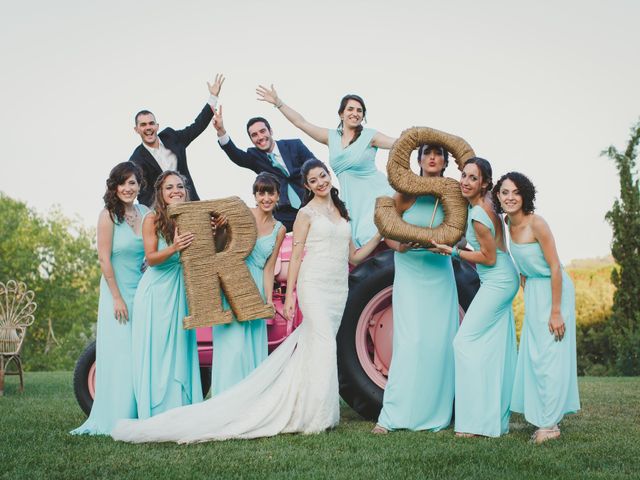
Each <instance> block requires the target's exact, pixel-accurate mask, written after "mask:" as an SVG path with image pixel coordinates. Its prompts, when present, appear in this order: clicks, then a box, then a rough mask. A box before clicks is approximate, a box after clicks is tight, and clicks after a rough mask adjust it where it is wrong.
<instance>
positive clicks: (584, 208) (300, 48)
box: [0, 0, 640, 262]
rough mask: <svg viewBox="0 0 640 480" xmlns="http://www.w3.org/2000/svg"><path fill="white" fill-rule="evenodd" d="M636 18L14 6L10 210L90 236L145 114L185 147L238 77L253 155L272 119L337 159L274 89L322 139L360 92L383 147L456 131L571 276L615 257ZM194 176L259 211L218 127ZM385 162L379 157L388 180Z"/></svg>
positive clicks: (328, 5)
mask: <svg viewBox="0 0 640 480" xmlns="http://www.w3.org/2000/svg"><path fill="white" fill-rule="evenodd" d="M638 19H640V2H638V1H634V0H627V1H615V0H613V1H609V2H604V1H593V0H580V1H577V0H575V1H574V0H570V1H538V2H513V1H483V2H478V1H472V0H460V1H450V2H435V1H426V0H419V1H402V0H397V1H388V0H368V1H347V0H342V1H338V0H324V1H317V2H306V1H300V0H298V1H294V0H291V1H272V2H254V1H236V2H216V1H211V0H209V1H184V2H175V1H172V2H165V1H156V2H150V1H147V0H139V1H135V2H129V1H121V0H112V1H110V2H95V1H87V0H59V1H56V2H49V1H44V0H36V1H28V0H26V1H21V2H8V1H6V0H3V1H2V16H1V17H0V45H2V47H1V50H0V60H1V65H2V74H1V75H0V100H1V103H0V105H1V107H0V132H2V153H3V157H4V159H3V165H6V166H8V170H7V169H6V168H5V170H4V173H3V174H2V175H0V191H2V192H4V193H5V194H7V195H10V196H11V197H13V198H17V199H20V200H23V201H25V202H27V203H28V204H29V205H30V206H31V207H34V208H35V209H37V210H38V211H39V212H42V213H44V212H46V211H48V209H49V208H50V207H51V205H53V204H59V205H60V206H61V209H62V211H63V212H64V213H65V214H67V215H68V216H76V215H77V216H78V217H79V218H80V219H81V220H82V222H84V223H85V224H87V225H93V224H94V223H95V221H96V220H97V215H98V212H99V210H100V209H101V208H102V201H101V198H102V195H103V193H104V182H105V179H106V177H107V176H108V173H109V170H110V169H111V167H112V166H113V165H115V164H116V163H118V162H121V161H125V160H127V159H128V158H129V156H130V154H131V152H132V151H133V149H134V148H135V147H136V146H137V145H138V144H139V143H140V138H139V137H138V136H137V135H136V134H135V133H134V132H133V115H134V113H135V112H136V111H138V110H140V109H142V108H148V109H150V110H152V111H153V112H154V113H155V114H156V117H157V120H158V122H159V123H160V126H161V128H162V127H163V126H172V127H174V128H182V127H184V126H185V125H187V124H189V123H191V121H193V119H194V118H195V116H196V114H197V113H198V112H199V111H200V110H201V108H202V106H203V105H204V103H205V101H206V99H207V96H208V91H207V86H206V81H207V80H212V79H213V77H214V74H215V73H216V72H223V73H224V74H225V75H226V77H227V81H226V83H225V85H224V87H223V91H222V94H221V98H220V102H221V103H222V105H223V110H224V113H225V125H226V127H227V131H228V132H229V133H230V135H231V137H232V138H233V139H234V140H235V142H236V144H237V145H239V146H241V147H248V146H250V142H249V139H248V137H247V136H246V134H245V132H244V125H245V122H246V120H247V119H248V118H250V117H252V116H255V115H262V116H265V117H267V118H268V119H269V120H270V121H271V124H272V127H273V130H274V135H275V136H276V137H277V138H296V137H299V138H302V139H303V141H304V142H305V143H306V144H307V146H308V147H309V148H310V150H311V151H312V152H313V153H315V154H316V156H317V157H319V158H320V159H322V160H328V150H327V147H325V146H324V145H321V144H318V143H316V142H314V141H313V140H312V139H310V138H309V137H307V136H305V135H304V134H303V133H301V132H300V131H298V130H297V129H295V127H293V126H292V125H290V124H289V123H288V122H287V121H286V120H285V119H284V117H282V115H281V114H280V113H279V112H278V111H277V110H275V109H274V108H273V107H271V106H270V105H268V104H265V103H261V102H258V101H256V95H255V87H256V86H257V85H258V84H259V83H262V84H269V83H274V84H275V86H276V88H277V90H278V92H279V94H280V96H281V97H282V98H283V99H284V100H285V101H286V102H287V104H289V105H290V106H292V107H293V108H295V109H297V110H298V111H299V112H301V113H302V114H303V115H304V116H305V117H306V118H307V119H308V120H310V121H312V122H313V123H316V124H317V125H320V126H325V127H335V126H336V124H337V123H338V118H337V113H336V111H337V108H338V103H339V100H340V98H341V97H342V96H343V95H344V94H346V93H357V94H359V95H361V96H362V97H363V98H364V99H365V101H366V104H367V105H366V106H367V110H368V113H367V117H368V124H367V126H369V127H371V128H375V129H377V130H380V131H381V132H383V133H385V134H388V135H391V136H398V135H399V134H400V133H401V132H402V130H403V129H405V128H407V127H411V126H416V125H417V126H430V127H434V128H438V129H440V130H445V131H448V132H451V133H454V134H456V135H459V136H462V137H464V138H465V139H466V140H467V141H468V142H469V143H470V144H471V145H472V146H473V148H474V149H475V151H476V153H477V154H478V155H479V156H482V157H484V158H486V159H488V160H489V161H490V162H491V163H492V165H493V168H494V176H495V177H498V176H499V175H501V174H502V173H505V172H506V171H509V170H519V171H522V172H523V173H526V174H527V175H529V176H530V178H531V179H532V180H533V181H534V183H535V184H536V186H537V187H538V190H539V193H538V213H540V214H541V215H543V216H544V217H545V218H546V219H547V221H548V222H549V223H550V225H551V228H552V230H553V232H554V234H555V236H556V240H557V244H558V248H559V252H560V256H561V258H562V260H563V261H565V262H568V261H569V260H571V259H575V258H585V257H594V256H601V255H606V254H608V252H609V246H610V241H611V230H610V228H609V226H608V225H607V224H606V222H605V221H604V215H605V212H606V211H607V210H608V209H609V208H610V207H611V205H612V203H613V200H614V198H615V197H616V196H617V194H618V180H617V175H616V171H615V168H614V165H613V163H612V162H611V161H609V160H608V159H607V158H603V157H600V152H601V151H602V150H603V149H605V148H607V147H608V146H609V145H610V144H615V145H617V146H618V147H620V148H624V145H625V143H626V140H627V138H628V133H629V128H630V127H631V125H632V124H633V123H634V122H635V121H636V120H637V119H638V118H639V117H640V62H639V61H638V50H639V48H638V47H640V29H639V27H638V25H639V23H638ZM188 159H189V167H190V170H191V173H192V176H193V178H194V182H195V184H196V186H197V188H198V191H199V193H200V195H201V197H202V198H203V199H207V198H220V197H226V196H229V195H239V196H240V197H242V198H243V199H245V200H246V201H248V202H250V201H251V195H250V189H251V183H252V180H253V178H254V174H253V173H252V172H250V171H249V170H244V169H241V168H239V167H236V166H235V165H234V164H232V163H231V162H230V161H229V160H228V159H227V157H226V156H225V154H224V153H223V152H222V150H221V149H220V148H219V147H218V145H217V143H216V135H215V131H214V130H213V128H209V129H208V130H207V131H205V132H204V133H203V134H202V135H201V136H200V137H199V138H198V139H197V140H196V141H195V142H194V143H193V144H192V145H191V146H190V148H189V150H188ZM386 160H387V152H386V151H380V152H379V153H378V157H377V163H378V165H379V167H380V168H381V169H384V165H385V163H386ZM447 175H449V176H452V177H454V178H456V179H457V178H459V173H458V172H457V170H455V169H454V168H453V167H450V168H449V170H448V171H447Z"/></svg>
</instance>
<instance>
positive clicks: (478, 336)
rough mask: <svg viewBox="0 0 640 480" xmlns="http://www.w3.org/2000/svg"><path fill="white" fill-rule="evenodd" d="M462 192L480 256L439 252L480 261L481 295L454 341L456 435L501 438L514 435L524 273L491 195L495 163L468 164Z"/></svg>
mask: <svg viewBox="0 0 640 480" xmlns="http://www.w3.org/2000/svg"><path fill="white" fill-rule="evenodd" d="M460 188H461V190H462V195H463V196H464V197H465V198H466V199H467V201H468V202H469V206H470V209H469V216H468V220H467V232H466V237H467V241H468V242H469V243H470V244H471V246H472V247H473V249H474V251H472V252H470V251H460V250H458V249H457V248H456V247H453V248H451V247H449V246H448V245H437V247H438V251H440V252H442V253H445V254H451V255H454V256H459V257H460V258H462V259H463V260H466V261H469V262H474V263H475V264H476V266H477V270H478V276H479V277H480V290H478V293H477V294H476V296H475V297H474V299H473V301H472V302H471V305H470V306H469V309H468V310H467V312H466V314H465V316H464V320H463V321H462V325H461V326H460V329H459V330H458V333H457V335H456V338H455V339H454V341H453V349H454V355H455V369H456V380H455V387H456V402H455V417H456V420H455V431H456V435H457V436H460V437H472V436H477V435H482V436H486V437H499V436H500V435H503V434H505V433H507V432H508V431H509V417H510V410H509V404H510V401H511V392H512V388H513V378H514V375H515V367H516V355H517V354H516V334H515V326H514V320H513V309H512V307H511V304H512V302H513V299H514V297H515V296H516V293H517V292H518V287H519V283H518V272H517V271H516V268H515V266H514V264H513V261H512V260H511V257H510V256H509V253H507V251H506V248H505V241H504V231H503V228H502V222H501V221H500V218H499V217H498V215H497V213H496V212H495V210H494V207H493V202H492V201H491V197H490V195H488V194H487V193H488V192H490V190H491V165H490V164H489V162H487V161H486V160H484V159H482V158H472V159H470V160H468V161H467V162H466V163H465V166H464V169H463V171H462V177H461V179H460Z"/></svg>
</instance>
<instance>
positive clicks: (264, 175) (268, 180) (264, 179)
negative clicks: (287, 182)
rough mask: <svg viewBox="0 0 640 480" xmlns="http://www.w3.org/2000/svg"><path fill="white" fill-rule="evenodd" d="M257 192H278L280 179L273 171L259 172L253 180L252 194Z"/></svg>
mask: <svg viewBox="0 0 640 480" xmlns="http://www.w3.org/2000/svg"><path fill="white" fill-rule="evenodd" d="M258 192H261V193H262V192H267V193H277V194H280V180H279V179H278V177H276V176H275V175H274V174H273V173H269V172H261V173H259V174H258V176H257V177H256V180H255V182H253V194H254V195H255V194H256V193H258Z"/></svg>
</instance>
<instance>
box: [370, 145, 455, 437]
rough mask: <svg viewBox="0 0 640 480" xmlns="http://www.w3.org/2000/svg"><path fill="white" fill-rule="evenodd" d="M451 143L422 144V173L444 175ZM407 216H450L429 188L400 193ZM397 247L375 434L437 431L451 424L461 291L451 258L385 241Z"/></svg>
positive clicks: (420, 221)
mask: <svg viewBox="0 0 640 480" xmlns="http://www.w3.org/2000/svg"><path fill="white" fill-rule="evenodd" d="M447 157H448V154H447V152H446V150H444V149H443V148H442V147H439V146H429V145H424V146H422V147H421V149H420V154H419V157H418V158H419V164H420V169H421V174H422V175H425V176H432V177H436V176H441V175H442V174H443V173H444V169H445V168H446V162H447V161H448V158H447ZM394 199H395V201H396V207H397V208H398V210H399V211H401V212H402V218H403V219H404V221H406V222H408V223H411V224H413V225H419V226H422V227H436V226H438V225H439V224H440V223H442V221H443V219H444V210H443V208H442V205H441V204H440V203H439V202H438V201H437V200H436V197H433V196H431V195H427V196H421V197H417V198H416V197H407V196H406V195H403V194H399V193H396V195H395V197H394ZM386 242H387V244H389V246H390V247H391V248H393V249H394V250H396V253H395V256H394V261H395V278H394V282H393V357H392V359H391V368H390V369H389V378H388V381H387V385H386V387H385V390H384V400H383V404H382V411H381V412H380V417H379V418H378V423H377V425H376V427H375V428H374V429H373V433H387V431H389V430H397V429H408V430H431V431H438V430H442V429H443V428H447V427H448V426H449V424H450V423H451V414H452V411H453V396H454V381H455V370H454V358H453V338H454V337H455V335H456V332H457V331H458V323H459V316H458V291H457V288H456V282H455V277H454V275H453V266H452V263H451V257H449V256H443V255H438V254H436V253H433V252H430V251H428V250H425V249H424V248H411V247H412V246H414V247H415V246H416V245H408V244H401V243H399V242H396V241H393V240H387V241H386Z"/></svg>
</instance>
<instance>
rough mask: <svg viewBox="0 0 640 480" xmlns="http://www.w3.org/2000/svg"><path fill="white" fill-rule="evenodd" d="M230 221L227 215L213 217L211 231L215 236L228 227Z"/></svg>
mask: <svg viewBox="0 0 640 480" xmlns="http://www.w3.org/2000/svg"><path fill="white" fill-rule="evenodd" d="M227 223H229V220H228V218H227V216H226V215H211V230H213V234H214V235H215V234H216V233H217V231H218V230H222V229H223V228H225V227H226V226H227Z"/></svg>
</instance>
